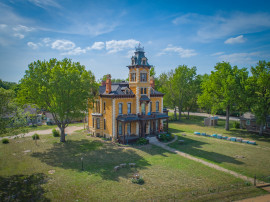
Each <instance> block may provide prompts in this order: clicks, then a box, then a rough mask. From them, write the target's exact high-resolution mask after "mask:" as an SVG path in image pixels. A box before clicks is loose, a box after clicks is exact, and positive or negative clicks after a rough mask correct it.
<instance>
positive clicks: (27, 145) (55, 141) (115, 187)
mask: <svg viewBox="0 0 270 202" xmlns="http://www.w3.org/2000/svg"><path fill="white" fill-rule="evenodd" d="M40 138H41V139H40V140H38V141H37V142H38V143H37V145H36V144H35V141H33V140H32V139H31V138H30V137H27V138H19V139H14V140H10V143H9V144H0V162H1V164H0V186H1V187H0V200H1V201H3V200H5V199H7V198H6V197H7V195H8V196H10V197H12V198H13V199H18V198H20V199H24V197H25V199H28V200H29V197H30V196H31V198H32V199H33V200H34V201H49V200H52V201H97V200H99V201H112V200H119V201H127V200H147V199H154V200H164V201H166V200H168V199H182V200H184V201H187V200H189V201H191V200H198V199H199V200H200V201H204V200H205V201H208V200H213V201H220V200H222V201H230V200H235V199H241V198H246V197H251V196H256V195H260V194H263V193H265V192H264V191H262V190H260V189H257V188H255V187H253V186H248V185H249V184H248V183H246V182H244V181H242V180H240V179H237V178H235V177H233V176H231V175H229V174H226V173H223V172H221V171H217V170H214V169H212V168H209V167H206V166H204V165H202V164H200V163H198V162H194V161H191V160H189V159H185V158H183V157H181V156H179V155H176V154H173V153H170V152H167V151H165V150H163V149H161V148H159V147H156V146H152V145H146V146H134V147H132V146H121V145H118V144H113V143H111V142H106V141H103V140H101V139H99V138H93V137H89V136H86V134H83V132H77V133H74V134H72V135H69V136H67V140H68V141H67V143H59V138H54V137H52V135H41V136H40ZM29 150H30V151H29ZM81 157H83V159H84V160H83V163H84V171H82V170H81V166H82V165H81ZM121 163H136V167H135V168H129V167H127V168H122V169H120V170H119V171H117V172H115V171H114V169H113V168H114V166H116V165H119V164H121ZM49 171H51V172H54V171H55V173H53V174H49ZM135 173H139V174H140V175H141V176H142V177H143V179H144V180H145V184H143V185H137V184H133V183H132V182H131V177H132V176H133V174H135Z"/></svg>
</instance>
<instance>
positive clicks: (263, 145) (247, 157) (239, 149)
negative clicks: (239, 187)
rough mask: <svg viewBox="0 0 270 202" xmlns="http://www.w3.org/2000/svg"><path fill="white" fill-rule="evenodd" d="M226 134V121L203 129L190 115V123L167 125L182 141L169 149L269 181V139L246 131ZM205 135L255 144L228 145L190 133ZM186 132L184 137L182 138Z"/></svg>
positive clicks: (201, 122)
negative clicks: (239, 138)
mask: <svg viewBox="0 0 270 202" xmlns="http://www.w3.org/2000/svg"><path fill="white" fill-rule="evenodd" d="M230 125H231V130H230V131H226V130H225V129H224V127H225V121H224V120H219V121H218V126H215V127H205V126H204V125H203V117H195V116H191V118H190V120H187V119H183V120H182V121H181V122H172V123H170V126H169V127H170V131H171V132H173V133H174V134H177V135H178V136H179V139H182V140H185V143H184V144H183V145H179V144H178V143H177V142H175V143H172V144H170V145H169V146H171V147H173V148H176V149H178V150H180V151H183V152H186V153H188V154H191V155H193V156H196V157H199V158H202V159H205V160H207V161H210V162H213V163H216V164H218V165H220V166H222V167H225V168H228V169H230V170H234V171H236V172H238V173H241V174H243V175H247V176H250V177H254V176H255V175H256V176H257V178H259V179H261V180H264V181H269V182H270V170H269V167H270V160H269V159H270V158H269V156H270V137H267V136H261V137H260V136H259V135H258V134H256V133H249V132H247V131H246V130H241V129H233V128H232V122H231V123H230ZM195 131H198V132H205V133H207V134H214V133H218V134H222V135H226V136H234V137H243V138H245V139H248V140H255V141H256V142H257V144H258V145H248V144H244V143H238V142H230V141H226V140H220V139H215V138H210V137H204V136H196V135H194V134H193V132H195ZM182 133H186V134H187V136H182V135H181V134H182Z"/></svg>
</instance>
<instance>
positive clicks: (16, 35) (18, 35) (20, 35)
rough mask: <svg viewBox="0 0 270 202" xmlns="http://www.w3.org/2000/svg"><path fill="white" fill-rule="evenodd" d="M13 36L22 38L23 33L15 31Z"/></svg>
mask: <svg viewBox="0 0 270 202" xmlns="http://www.w3.org/2000/svg"><path fill="white" fill-rule="evenodd" d="M13 36H15V37H18V38H19V39H23V38H24V35H23V34H20V33H15V34H14V35H13Z"/></svg>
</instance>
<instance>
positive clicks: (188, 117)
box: [187, 110, 189, 119]
mask: <svg viewBox="0 0 270 202" xmlns="http://www.w3.org/2000/svg"><path fill="white" fill-rule="evenodd" d="M187 119H189V110H188V112H187Z"/></svg>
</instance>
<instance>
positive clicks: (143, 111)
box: [142, 103, 145, 114]
mask: <svg viewBox="0 0 270 202" xmlns="http://www.w3.org/2000/svg"><path fill="white" fill-rule="evenodd" d="M142 114H145V103H142Z"/></svg>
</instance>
